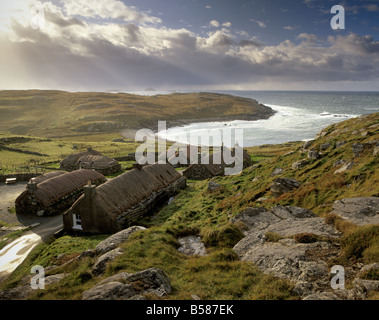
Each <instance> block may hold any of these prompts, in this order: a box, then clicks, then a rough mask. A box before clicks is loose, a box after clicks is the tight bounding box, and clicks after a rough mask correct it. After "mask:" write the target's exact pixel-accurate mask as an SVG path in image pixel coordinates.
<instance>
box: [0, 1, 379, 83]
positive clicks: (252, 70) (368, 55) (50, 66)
mask: <svg viewBox="0 0 379 320" xmlns="http://www.w3.org/2000/svg"><path fill="white" fill-rule="evenodd" d="M312 3H313V1H308V2H307V4H308V5H312ZM313 4H314V3H313ZM72 5H74V3H73V2H72ZM71 9H72V10H74V9H73V8H71ZM121 9H123V8H121ZM121 9H120V10H121ZM105 14H108V13H107V12H106V11H105V9H104V15H105ZM46 17H47V20H48V21H47V24H46V28H45V29H44V30H34V29H32V28H30V27H29V26H23V25H21V24H20V23H19V22H17V21H13V22H12V24H11V30H12V34H11V36H7V37H1V38H0V44H1V48H2V55H1V57H0V64H1V66H2V78H1V80H0V87H2V88H17V87H18V88H23V87H28V88H30V87H39V88H60V89H68V90H85V89H93V90H104V89H106V88H118V89H126V90H132V89H140V88H145V87H155V88H185V87H196V86H197V87H207V86H208V87H209V86H211V87H212V86H213V87H215V86H221V87H222V86H233V87H238V86H241V87H247V86H250V87H252V86H253V85H254V84H255V83H262V82H264V81H267V83H270V82H272V83H273V82H275V83H284V84H286V83H305V82H314V81H319V82H325V83H330V82H332V81H346V80H349V81H368V80H369V81H379V67H378V66H379V42H377V41H375V40H374V38H373V37H371V36H360V35H357V34H354V33H351V34H348V35H345V36H342V35H337V36H331V37H329V38H328V39H322V38H320V37H319V36H316V35H313V34H307V33H301V34H300V35H299V36H298V38H297V40H299V43H293V42H291V41H289V40H286V41H283V42H282V43H280V44H278V45H271V46H269V45H265V44H263V43H261V42H259V41H257V40H255V39H254V38H253V39H251V37H250V39H242V40H240V38H237V37H236V35H234V34H233V33H232V31H230V30H229V29H222V30H216V31H211V32H209V33H208V34H206V35H198V34H194V33H192V32H190V31H189V30H187V29H169V28H166V27H162V26H160V27H157V26H146V25H141V24H138V23H137V22H122V23H115V22H112V21H110V22H107V23H98V22H96V21H92V20H78V19H77V18H75V17H72V16H69V15H65V14H63V13H62V11H61V10H60V9H59V8H58V7H52V8H50V9H49V10H48V11H47V14H46ZM236 39H238V40H236Z"/></svg>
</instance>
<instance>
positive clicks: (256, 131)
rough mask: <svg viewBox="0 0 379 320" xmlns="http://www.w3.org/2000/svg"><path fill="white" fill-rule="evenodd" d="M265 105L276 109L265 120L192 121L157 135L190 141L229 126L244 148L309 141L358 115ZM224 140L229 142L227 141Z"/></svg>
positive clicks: (183, 141)
mask: <svg viewBox="0 0 379 320" xmlns="http://www.w3.org/2000/svg"><path fill="white" fill-rule="evenodd" d="M266 105H267V106H269V107H271V108H272V109H273V110H275V111H276V113H275V115H273V116H272V117H270V118H269V119H267V120H257V121H240V120H235V121H225V122H206V123H194V124H190V125H187V126H184V127H174V128H169V129H168V130H167V131H166V132H160V133H158V135H159V136H160V137H162V138H166V139H168V140H173V141H179V142H182V143H190V140H189V137H190V134H195V135H198V136H200V137H201V136H205V135H206V134H207V132H210V131H212V130H219V131H220V132H222V131H225V130H229V129H231V131H232V133H231V134H232V137H233V130H234V129H242V130H243V143H242V142H241V141H238V142H239V144H240V145H243V146H244V147H249V146H256V145H261V144H275V143H284V142H288V141H299V140H309V139H312V138H313V137H314V136H315V134H316V133H317V132H318V131H320V130H321V129H323V128H325V127H326V126H328V125H330V124H333V123H336V122H339V121H342V120H345V119H349V118H353V117H357V116H359V115H357V114H337V113H329V112H327V111H324V112H321V113H312V112H311V111H310V110H307V109H302V108H296V107H288V106H281V105H269V104H266ZM224 142H225V144H226V145H229V143H228V142H227V141H224ZM205 144H207V143H205ZM211 144H212V142H211Z"/></svg>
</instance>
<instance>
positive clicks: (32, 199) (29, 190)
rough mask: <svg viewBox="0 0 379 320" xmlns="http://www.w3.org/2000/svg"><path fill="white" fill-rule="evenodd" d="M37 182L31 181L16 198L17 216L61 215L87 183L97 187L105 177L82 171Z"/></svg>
mask: <svg viewBox="0 0 379 320" xmlns="http://www.w3.org/2000/svg"><path fill="white" fill-rule="evenodd" d="M35 179H37V180H35ZM38 181H41V179H39V180H38V178H33V179H31V180H30V182H29V183H28V184H27V187H26V190H25V191H23V192H22V193H21V194H20V195H19V196H18V197H17V199H16V201H15V208H16V213H17V214H36V215H38V216H42V215H52V214H57V213H61V212H62V211H65V210H67V209H68V208H69V207H70V206H71V205H72V204H73V203H74V202H75V200H77V199H78V198H79V197H80V195H81V194H82V193H83V187H84V186H85V185H86V184H87V183H88V181H91V183H93V184H95V185H99V184H101V183H104V182H105V177H104V176H103V175H102V174H101V173H99V172H96V171H94V170H85V169H82V170H76V171H73V172H66V173H63V174H60V175H57V176H53V177H50V178H48V179H46V180H42V182H39V183H38Z"/></svg>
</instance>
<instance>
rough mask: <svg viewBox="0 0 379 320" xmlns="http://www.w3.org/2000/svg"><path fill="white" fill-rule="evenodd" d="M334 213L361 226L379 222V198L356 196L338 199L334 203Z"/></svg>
mask: <svg viewBox="0 0 379 320" xmlns="http://www.w3.org/2000/svg"><path fill="white" fill-rule="evenodd" d="M332 213H333V214H336V215H338V216H341V217H342V218H343V219H345V220H348V221H351V222H353V223H355V224H357V225H359V226H362V225H366V224H378V223H379V198H378V197H356V198H346V199H341V200H337V201H335V202H334V204H333V211H332Z"/></svg>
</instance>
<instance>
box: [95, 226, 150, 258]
mask: <svg viewBox="0 0 379 320" xmlns="http://www.w3.org/2000/svg"><path fill="white" fill-rule="evenodd" d="M145 229H146V228H145V227H140V226H133V227H130V228H127V229H124V230H121V231H119V232H117V233H115V234H113V235H111V236H110V237H108V238H106V239H105V240H104V241H102V242H100V243H99V244H98V245H97V246H96V248H95V249H94V253H95V254H96V255H102V254H104V253H107V252H108V251H111V250H113V249H114V248H116V247H118V246H119V245H120V244H121V243H123V242H125V241H127V240H128V238H129V237H130V235H132V234H133V233H134V232H137V231H140V230H145Z"/></svg>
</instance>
